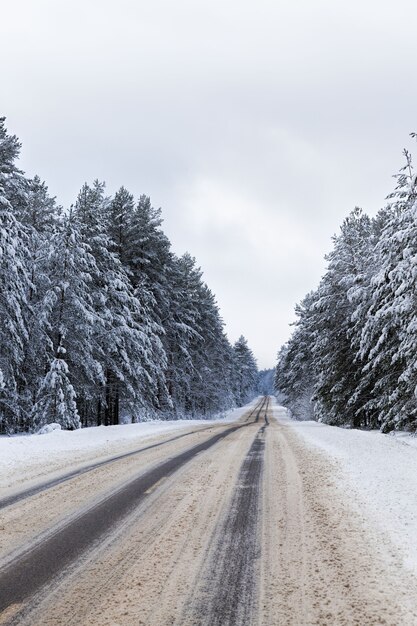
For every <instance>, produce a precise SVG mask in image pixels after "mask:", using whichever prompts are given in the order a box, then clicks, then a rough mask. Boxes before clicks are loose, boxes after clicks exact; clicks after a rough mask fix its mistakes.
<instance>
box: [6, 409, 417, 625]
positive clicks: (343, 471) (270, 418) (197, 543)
mask: <svg viewBox="0 0 417 626" xmlns="http://www.w3.org/2000/svg"><path fill="white" fill-rule="evenodd" d="M120 428H121V429H123V428H125V427H120ZM125 432H128V431H125ZM108 433H109V434H108V435H106V437H108V438H109V440H108V441H106V443H105V445H103V446H100V445H92V444H91V445H88V446H84V447H83V446H79V448H78V452H77V454H75V451H74V450H73V451H72V452H71V454H69V453H68V451H67V452H65V451H64V450H61V458H59V457H58V456H56V455H54V454H53V451H52V448H53V445H54V444H53V441H54V437H55V439H57V440H59V438H60V437H61V439H62V437H63V435H62V434H61V435H59V434H58V435H55V433H50V434H48V435H44V436H42V437H44V438H45V439H43V443H42V444H37V443H36V440H33V441H35V443H33V444H31V443H30V440H29V438H26V439H27V441H26V442H25V443H24V444H20V445H24V446H26V448H27V449H29V448H30V446H31V445H33V446H35V447H36V446H37V448H36V449H37V453H36V454H35V455H34V458H35V459H36V461H35V462H34V461H33V459H32V460H31V459H30V457H28V458H27V460H26V467H27V471H26V474H25V473H24V467H25V460H24V458H23V457H22V458H20V459H19V458H16V463H15V465H13V462H12V461H13V454H12V453H11V454H9V457H7V458H8V461H7V467H8V468H11V467H14V468H15V469H16V467H17V466H18V467H19V472H18V476H16V484H15V485H14V484H13V480H10V476H9V478H8V479H7V480H6V485H5V488H4V489H3V491H2V493H0V516H1V522H0V531H1V532H0V624H19V625H31V626H33V625H39V626H41V625H42V626H57V625H70V624H72V625H82V626H87V625H95V626H96V625H97V626H104V625H108V626H110V625H111V626H128V625H129V626H130V625H132V626H137V625H146V626H165V625H167V626H168V625H178V626H180V625H181V626H187V625H201V626H203V625H205V626H216V625H217V626H226V625H229V626H232V625H241V626H249V625H262V626H275V625H277V626H278V625H281V624H283V625H286V624H290V625H294V626H302V625H304V624H305V625H329V626H330V625H332V626H334V625H339V624H340V625H342V624H346V625H349V624H357V625H358V626H364V625H369V626H371V625H372V626H374V625H376V624H385V625H392V626H394V625H395V626H397V625H402V624H403V625H404V626H405V625H407V626H408V625H413V624H416V625H417V579H416V577H415V568H414V564H415V562H416V561H417V559H416V558H415V554H416V552H417V550H416V547H415V545H414V544H415V542H413V544H411V545H410V544H409V543H408V542H407V539H405V540H404V539H402V540H396V536H397V535H398V534H400V535H404V536H405V537H406V538H407V537H413V536H414V537H415V530H416V529H415V527H411V528H410V525H411V526H412V525H413V520H414V517H413V515H414V513H415V507H413V505H412V504H410V503H409V502H408V503H407V505H406V503H405V499H407V497H409V496H412V495H413V494H412V493H411V492H412V486H413V484H414V483H413V481H415V480H416V479H415V478H414V477H410V476H411V473H412V471H413V468H414V465H413V464H415V463H416V459H417V449H415V448H413V447H411V446H405V445H403V444H402V443H399V442H397V441H395V440H394V439H392V438H386V437H382V436H379V435H374V434H371V435H370V434H369V433H359V432H357V431H354V432H353V431H343V430H341V429H333V428H329V427H324V426H320V425H316V424H313V423H311V422H304V423H295V422H292V421H290V420H288V418H287V416H286V412H285V410H284V409H282V408H280V407H277V406H276V405H275V404H274V403H273V401H272V400H271V399H266V398H265V399H261V398H260V399H259V400H257V401H256V402H255V403H253V404H252V405H251V406H249V407H247V409H246V410H245V411H241V412H240V413H235V414H234V420H232V421H226V422H220V421H218V422H205V423H204V424H191V425H189V424H188V425H181V426H180V427H177V429H176V430H165V431H163V432H159V433H157V432H153V434H151V433H149V432H148V439H146V441H145V440H143V437H142V438H140V437H138V436H136V438H135V437H133V436H132V437H128V440H126V439H123V438H122V439H118V437H119V435H117V436H116V435H115V439H114V440H113V441H111V439H112V435H111V431H108ZM115 433H117V430H116V431H115ZM137 435H138V434H137ZM78 436H81V435H78ZM100 436H101V435H100ZM42 437H40V438H39V439H40V440H41V439H42ZM48 437H50V439H49V440H48V439H47V438H48ZM65 437H66V436H65ZM82 437H87V439H88V438H89V437H90V435H88V434H87V435H82ZM149 437H151V438H149ZM67 439H69V438H68V437H67ZM18 441H19V438H16V442H17V443H13V441H12V442H11V443H7V446H8V449H9V452H10V449H11V448H13V446H16V447H17V446H18V445H19V443H18ZM21 441H22V440H21ZM48 441H49V443H48ZM1 445H2V442H1V441H0V449H1ZM39 446H40V447H42V446H43V447H44V448H45V449H48V450H49V451H48V452H45V453H43V452H42V451H40V450H39ZM51 447H52V448H51ZM71 455H73V457H72V456H71ZM48 456H50V459H49V461H48V460H47V459H48ZM17 457H19V455H17ZM383 457H384V461H383V462H382V458H383ZM71 458H73V459H74V460H73V462H71V461H70V459H71ZM403 458H405V461H404V463H403V464H402V465H401V463H402V459H403ZM42 459H43V461H42ZM378 459H379V461H378ZM391 460H394V462H395V467H394V466H393V465H390V461H391ZM399 465H401V467H402V470H399V469H398V466H399ZM407 469H409V470H410V475H407ZM22 472H23V474H22ZM401 472H402V476H403V483H402V482H401ZM389 477H390V479H388V478H389ZM360 479H361V480H360ZM404 485H408V487H405V486H404ZM410 485H411V489H410ZM384 488H385V490H384V491H383V495H381V493H379V495H378V494H376V493H375V492H376V491H378V492H379V491H380V490H383V489H384ZM383 502H384V503H385V505H386V510H387V511H388V512H389V513H388V514H387V516H386V519H385V518H384V515H383V506H382V503H383ZM402 505H403V506H402ZM394 519H396V525H395V528H394ZM407 533H408V534H407ZM407 545H408V548H409V549H408V550H406V546H407Z"/></svg>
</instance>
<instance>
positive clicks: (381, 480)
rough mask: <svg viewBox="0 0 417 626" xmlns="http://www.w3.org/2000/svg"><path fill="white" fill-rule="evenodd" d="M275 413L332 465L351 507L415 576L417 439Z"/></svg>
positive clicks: (278, 410) (282, 410)
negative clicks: (334, 464)
mask: <svg viewBox="0 0 417 626" xmlns="http://www.w3.org/2000/svg"><path fill="white" fill-rule="evenodd" d="M274 415H275V417H277V418H278V419H279V421H280V422H281V423H285V424H287V425H288V426H290V427H291V428H292V429H294V431H296V432H297V434H298V435H299V436H300V437H302V438H303V440H304V441H305V443H307V444H308V445H309V446H313V447H315V448H317V449H320V450H321V451H322V452H323V453H325V454H326V455H328V456H329V457H330V458H331V459H332V460H333V461H335V463H336V465H337V469H336V472H335V474H336V475H335V480H336V481H337V482H338V483H339V484H340V487H341V488H342V489H343V490H344V491H345V493H346V496H347V497H348V499H350V501H351V504H352V506H353V507H356V508H357V509H358V510H359V511H360V514H361V516H362V517H363V518H364V521H365V523H366V522H367V526H368V528H370V529H371V530H372V529H375V531H378V533H379V534H383V535H384V536H385V537H387V540H388V541H387V544H388V542H391V543H392V544H393V545H394V546H395V547H396V548H397V551H398V555H399V558H401V560H402V562H403V564H404V566H405V567H407V568H409V569H411V570H412V571H414V573H415V574H417V542H416V536H417V449H416V446H417V439H416V438H415V437H413V436H411V435H407V434H400V435H395V436H392V435H383V434H381V433H379V432H377V431H371V432H367V431H360V430H351V429H343V428H337V427H335V426H327V425H325V424H318V423H317V422H312V421H307V422H298V421H295V420H291V419H289V418H288V416H287V411H286V409H285V408H284V407H280V406H279V405H277V404H276V403H275V404H274Z"/></svg>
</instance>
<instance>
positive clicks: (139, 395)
mask: <svg viewBox="0 0 417 626" xmlns="http://www.w3.org/2000/svg"><path fill="white" fill-rule="evenodd" d="M20 149H21V144H20V142H19V140H18V138H17V137H16V136H14V135H10V134H8V132H7V129H6V125H5V118H0V432H3V433H13V432H33V431H36V430H38V429H39V428H41V427H42V426H43V425H45V424H48V423H58V424H60V425H61V427H62V428H66V429H75V428H79V427H80V426H88V425H109V424H118V423H123V422H126V421H141V420H146V419H155V418H156V419H168V418H169V419H176V418H179V417H181V418H184V417H185V418H187V417H203V418H205V417H210V416H212V415H214V414H218V413H220V412H222V411H224V410H226V409H228V408H231V407H233V406H236V405H237V406H241V405H243V404H245V403H246V402H248V401H249V400H250V399H252V398H253V396H254V395H255V393H256V389H257V384H258V371H257V365H256V361H255V358H254V356H253V353H252V351H251V349H250V348H249V346H248V344H247V341H246V339H245V338H244V337H243V336H242V337H240V339H239V340H238V341H237V342H236V343H235V344H234V345H231V344H230V342H229V340H228V338H227V336H226V334H225V331H224V324H223V321H222V318H221V315H220V312H219V308H218V305H217V303H216V300H215V296H214V295H213V293H212V292H211V291H210V289H209V287H208V286H207V285H206V284H205V282H204V280H203V278H202V271H201V269H200V268H199V267H198V265H197V264H196V261H195V259H194V258H193V257H192V256H191V255H190V254H188V253H186V254H184V255H183V256H177V255H176V254H174V253H173V251H172V250H171V244H170V241H169V240H168V237H167V236H166V235H165V233H164V232H163V230H162V217H161V210H160V209H155V208H154V207H153V206H152V204H151V201H150V199H149V197H147V196H146V195H141V196H140V197H139V199H135V198H134V196H133V195H132V194H131V193H130V192H129V191H128V190H127V189H125V188H124V187H121V188H120V189H119V190H118V191H117V193H115V194H114V196H112V197H111V196H109V195H107V194H106V188H105V184H104V183H103V182H100V181H98V180H96V181H94V182H93V183H92V184H91V185H88V184H84V185H83V186H82V188H81V190H80V192H79V195H78V197H77V198H76V200H75V203H74V205H73V206H71V207H70V209H68V210H64V209H63V208H62V207H61V206H59V205H58V204H57V202H56V200H55V198H54V197H51V196H50V195H49V193H48V187H47V186H46V184H45V183H44V182H43V181H42V180H41V178H39V177H38V176H35V177H34V178H33V179H30V178H28V177H26V176H25V175H24V173H23V172H22V171H21V170H20V169H19V168H18V166H17V163H16V162H17V159H18V157H19V153H20Z"/></svg>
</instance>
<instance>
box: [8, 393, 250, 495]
mask: <svg viewBox="0 0 417 626" xmlns="http://www.w3.org/2000/svg"><path fill="white" fill-rule="evenodd" d="M255 402H256V400H254V403H255ZM247 410H248V406H245V407H242V408H239V409H234V410H232V411H228V412H227V413H226V414H225V415H224V416H223V417H219V418H217V419H213V420H168V421H163V422H162V421H151V422H141V423H139V424H124V425H120V426H96V427H91V428H82V429H79V430H74V431H68V430H52V431H51V432H48V433H46V434H43V435H39V434H35V435H16V436H13V437H7V436H0V495H1V490H2V489H5V488H7V489H10V488H13V484H14V483H15V482H16V483H17V482H18V483H21V480H22V476H25V477H26V478H27V479H28V480H30V479H31V478H32V477H33V478H35V477H37V476H39V475H41V474H46V473H48V472H49V471H50V472H56V471H59V470H60V469H63V468H64V467H65V466H66V465H74V464H77V463H83V462H88V461H90V460H91V459H95V458H96V457H97V458H98V457H100V458H102V457H106V456H110V455H112V454H117V453H118V452H120V451H124V450H125V449H126V448H127V447H129V448H130V447H134V446H136V445H137V446H140V445H141V443H142V442H145V441H149V440H150V439H153V438H154V437H158V436H163V435H165V434H166V435H169V434H170V433H176V432H177V431H181V430H185V429H189V428H192V427H195V426H199V427H202V426H203V427H204V426H209V425H210V424H212V423H218V422H219V421H222V422H227V421H234V420H237V419H239V417H241V415H242V414H243V413H244V412H246V411H247ZM14 479H16V480H14ZM17 479H19V480H17Z"/></svg>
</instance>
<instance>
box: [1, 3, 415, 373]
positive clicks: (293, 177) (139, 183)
mask: <svg viewBox="0 0 417 626" xmlns="http://www.w3.org/2000/svg"><path fill="white" fill-rule="evenodd" d="M416 23H417V3H415V2H414V1H411V0H410V1H404V0H397V2H395V3H394V2H393V1H392V0H391V1H389V2H388V1H386V0H382V1H381V0H380V1H379V2H376V1H374V0H369V1H368V0H361V1H358V0H349V1H347V0H343V1H340V0H339V1H338V0H314V2H313V1H312V0H288V1H282V0H281V1H280V0H270V1H269V0H257V1H256V2H254V0H252V1H251V2H248V1H247V0H229V1H227V0H222V1H220V0H175V1H174V0H147V1H144V0H118V1H115V0H112V1H110V0H83V1H80V0H71V2H70V1H68V0H36V1H34V0H13V2H8V3H4V5H3V6H2V19H1V21H0V59H1V74H0V114H3V115H6V117H7V126H8V129H9V131H10V132H12V133H15V134H17V135H18V136H19V138H20V139H21V141H22V142H23V150H22V158H21V162H20V165H21V167H22V168H23V169H24V170H25V171H26V172H27V173H28V174H29V175H33V174H35V173H39V175H40V176H41V177H42V178H43V179H45V180H46V182H47V184H48V185H49V188H50V191H51V192H52V193H53V194H54V195H56V196H57V199H58V201H59V202H60V203H61V204H64V205H69V204H70V203H71V202H73V201H74V199H75V197H76V195H77V192H78V189H79V188H80V187H81V185H82V183H83V182H84V181H88V182H91V181H92V180H93V179H95V178H99V179H100V180H105V181H106V182H107V186H108V190H109V192H111V193H113V192H114V191H115V190H116V189H117V188H118V187H120V186H121V185H122V184H123V185H125V186H126V187H128V189H129V190H130V191H131V192H132V193H134V194H135V195H139V194H141V193H146V194H147V195H150V196H151V199H152V202H153V204H154V205H155V206H162V208H163V214H164V218H165V231H166V233H167V235H168V236H169V238H170V239H171V241H172V243H173V248H174V250H175V251H176V252H178V253H182V252H184V251H185V250H188V251H189V252H190V253H191V254H193V255H194V256H196V258H197V261H198V263H199V264H200V265H201V266H202V268H203V270H204V276H205V279H206V281H207V283H208V285H209V286H210V288H211V289H212V290H213V291H214V293H215V294H216V296H217V299H218V302H219V305H220V307H221V311H222V315H223V317H224V320H225V322H226V327H227V330H228V334H229V336H230V339H231V340H232V341H234V340H236V339H237V338H238V336H239V335H240V334H241V333H243V334H244V335H245V336H246V337H247V339H248V341H249V344H250V346H251V347H252V348H253V350H254V352H255V355H256V356H257V358H258V361H259V365H260V366H261V367H271V366H273V365H274V364H275V356H276V352H277V350H278V348H279V346H280V345H281V344H282V343H283V342H284V341H286V340H287V339H288V336H289V334H290V331H291V329H290V327H289V323H290V322H291V321H293V319H294V316H293V308H294V305H295V303H296V302H297V301H299V300H300V299H301V298H302V297H303V296H304V294H305V293H306V292H307V291H309V290H310V289H312V288H314V287H315V286H316V285H317V282H318V280H319V278H320V276H321V275H322V273H323V270H324V261H323V255H324V254H325V253H326V252H327V251H328V250H329V249H330V246H331V242H330V238H331V236H332V234H333V233H335V232H336V231H337V229H338V227H339V225H340V223H341V221H342V219H343V218H344V217H345V216H346V215H347V214H348V212H349V211H350V210H351V209H353V208H354V206H355V205H359V206H362V207H363V208H364V209H365V210H367V211H368V212H370V213H371V214H374V213H375V212H376V210H377V209H378V208H379V207H380V206H382V205H383V203H384V197H385V196H386V194H387V193H389V192H390V191H391V190H392V188H393V184H394V181H393V180H392V179H391V175H392V174H394V173H395V172H396V171H397V170H398V169H399V167H400V166H401V165H402V156H401V151H402V148H403V147H408V148H413V143H412V141H411V140H410V138H409V136H408V135H409V133H410V132H411V131H414V130H416V129H417V119H416V114H417V108H416V103H417V97H416V96H417V86H416V82H417V81H416V79H415V68H416V59H417V37H416V34H415V25H416Z"/></svg>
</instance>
